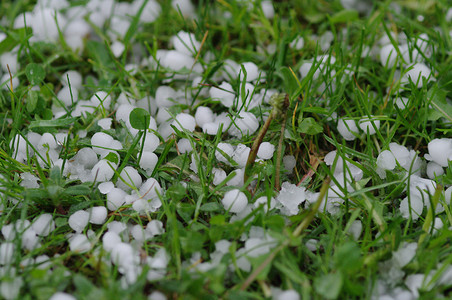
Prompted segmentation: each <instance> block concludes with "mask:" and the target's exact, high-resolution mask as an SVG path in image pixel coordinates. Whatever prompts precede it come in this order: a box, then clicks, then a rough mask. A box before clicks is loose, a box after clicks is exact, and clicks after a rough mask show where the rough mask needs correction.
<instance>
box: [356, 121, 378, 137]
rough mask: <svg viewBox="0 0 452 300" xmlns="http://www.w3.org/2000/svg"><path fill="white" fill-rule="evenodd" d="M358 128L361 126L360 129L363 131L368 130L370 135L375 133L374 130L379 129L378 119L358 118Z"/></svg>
mask: <svg viewBox="0 0 452 300" xmlns="http://www.w3.org/2000/svg"><path fill="white" fill-rule="evenodd" d="M372 123H373V125H372ZM374 125H375V128H374ZM359 128H361V130H362V131H364V132H365V133H367V132H369V134H370V135H372V134H375V133H376V130H378V129H380V120H376V119H373V118H372V119H369V118H363V119H361V120H359ZM375 129H376V130H375Z"/></svg>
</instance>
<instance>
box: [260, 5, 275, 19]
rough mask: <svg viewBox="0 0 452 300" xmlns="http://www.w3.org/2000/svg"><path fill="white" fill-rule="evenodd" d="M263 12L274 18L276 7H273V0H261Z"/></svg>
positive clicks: (266, 15)
mask: <svg viewBox="0 0 452 300" xmlns="http://www.w3.org/2000/svg"><path fill="white" fill-rule="evenodd" d="M261 7H262V12H263V13H264V16H265V17H266V18H267V19H273V17H274V16H275V8H274V7H273V1H270V0H263V1H261Z"/></svg>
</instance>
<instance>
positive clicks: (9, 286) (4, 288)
mask: <svg viewBox="0 0 452 300" xmlns="http://www.w3.org/2000/svg"><path fill="white" fill-rule="evenodd" d="M8 270H9V268H8V269H7V270H5V271H6V272H5V271H4V273H5V275H3V276H5V277H6V278H8V277H9V280H8V279H6V278H5V280H2V281H1V282H0V295H1V296H3V298H4V299H6V300H12V299H20V297H19V293H20V288H21V287H22V285H23V283H24V281H23V279H22V277H19V276H11V275H6V274H7V273H8V272H7V271H8ZM11 270H14V268H11ZM10 276H11V277H10Z"/></svg>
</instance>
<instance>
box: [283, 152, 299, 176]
mask: <svg viewBox="0 0 452 300" xmlns="http://www.w3.org/2000/svg"><path fill="white" fill-rule="evenodd" d="M283 164H284V169H286V170H287V171H289V172H292V170H293V168H295V166H296V165H297V161H296V159H295V156H293V155H285V156H284V157H283Z"/></svg>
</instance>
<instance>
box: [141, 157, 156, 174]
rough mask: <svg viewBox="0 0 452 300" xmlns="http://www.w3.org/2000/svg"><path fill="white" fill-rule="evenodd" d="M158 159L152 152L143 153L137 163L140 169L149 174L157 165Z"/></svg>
mask: <svg viewBox="0 0 452 300" xmlns="http://www.w3.org/2000/svg"><path fill="white" fill-rule="evenodd" d="M157 161H158V157H157V155H156V154H155V153H153V152H148V151H144V152H143V153H142V154H141V158H140V161H139V165H140V168H142V169H144V170H145V171H146V173H148V175H149V174H151V173H152V172H153V171H154V168H155V166H156V165H157Z"/></svg>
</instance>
